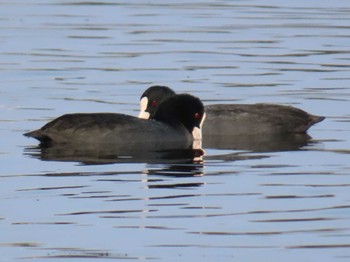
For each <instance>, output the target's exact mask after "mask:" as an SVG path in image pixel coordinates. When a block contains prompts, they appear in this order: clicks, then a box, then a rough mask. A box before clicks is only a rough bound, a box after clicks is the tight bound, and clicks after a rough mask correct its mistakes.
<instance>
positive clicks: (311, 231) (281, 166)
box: [0, 0, 350, 262]
mask: <svg viewBox="0 0 350 262" xmlns="http://www.w3.org/2000/svg"><path fill="white" fill-rule="evenodd" d="M0 46H1V49H0V55H1V60H0V76H1V77H0V81H1V86H0V112H1V113H0V135H1V147H0V171H1V172H0V192H1V193H0V229H1V236H0V254H1V258H0V260H1V261H14V260H17V259H20V260H21V261H26V260H30V261H46V260H50V261H52V260H54V259H55V258H64V261H70V260H72V261H73V260H74V261H86V259H87V258H91V259H93V261H102V260H104V259H119V260H130V259H133V260H160V261H214V260H216V261H217V260H220V261H260V262H261V261H282V260H283V261H285V262H288V261H297V260H298V261H327V262H328V261H349V260H350V194H349V190H350V175H349V173H350V161H349V160H350V158H349V153H350V150H349V148H350V133H349V131H350V114H349V99H350V89H349V86H350V81H349V80H350V67H349V66H350V2H349V1H342V0H336V1H326V0H321V1H319V0H318V1H312V0H311V1H300V0H296V1H273V0H268V1H258V0H252V1H224V0H221V1H220V0H218V1H205V0H203V1H194V0H193V1H139V0H136V1H107V0H106V1H101V2H98V1H97V2H96V1H91V3H90V1H72V0H67V1H48V0H36V1H35V0H33V1H26V0H22V1H20V0H18V1H17V0H15V1H1V2H0ZM153 84H164V85H168V86H171V87H172V88H174V89H175V90H176V91H177V92H190V93H192V94H195V95H197V96H199V97H200V98H201V99H202V100H203V101H204V103H206V104H210V103H213V102H219V103H255V102H271V103H278V104H287V105H294V106H297V107H299V108H302V109H304V110H306V111H308V112H310V113H313V114H317V115H325V116H326V117H327V119H326V120H325V121H323V122H322V123H320V124H318V125H316V126H314V127H313V128H311V130H310V132H309V135H310V136H311V137H312V141H311V142H309V143H306V144H305V145H303V146H300V147H299V149H298V150H295V149H294V150H287V149H283V148H282V149H281V151H273V152H269V150H268V149H267V148H266V149H261V150H259V152H257V151H254V150H253V151H244V150H230V149H225V150H222V149H216V148H211V149H210V148H209V149H206V152H207V155H206V157H205V160H204V163H203V164H198V163H197V164H196V163H194V164H193V163H192V164H191V163H186V162H181V161H180V162H179V161H178V162H176V161H174V162H173V163H169V162H167V163H158V164H152V163H150V162H148V161H139V162H138V161H133V163H127V162H128V161H127V160H125V161H124V162H125V163H115V164H105V165H84V164H82V163H80V162H75V161H43V160H41V159H39V158H38V157H35V156H33V155H32V154H29V153H28V150H29V149H30V148H32V147H33V146H35V145H36V144H37V143H36V141H34V140H33V139H28V138H25V137H23V136H22V133H24V132H26V131H28V130H31V129H35V128H38V127H40V126H42V125H43V124H44V123H46V122H47V121H48V120H51V119H53V118H54V117H57V116H59V115H61V114H64V113H68V112H104V111H107V112H120V113H126V114H131V115H136V114H137V111H138V108H139V107H138V102H139V96H140V95H141V93H142V92H143V91H144V90H145V89H146V88H147V87H148V86H150V85H153ZM29 151H30V150H29ZM130 162H132V161H130Z"/></svg>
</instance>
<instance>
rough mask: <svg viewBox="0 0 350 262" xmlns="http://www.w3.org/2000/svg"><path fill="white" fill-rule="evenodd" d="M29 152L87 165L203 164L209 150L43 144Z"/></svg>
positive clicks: (31, 148) (30, 154)
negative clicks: (206, 151)
mask: <svg viewBox="0 0 350 262" xmlns="http://www.w3.org/2000/svg"><path fill="white" fill-rule="evenodd" d="M25 154H26V155H29V156H31V157H35V158H38V159H41V160H44V161H68V162H79V163H81V164H85V165H99V164H113V163H149V164H157V163H200V162H202V161H203V155H204V154H205V151H204V150H203V149H201V148H193V149H192V148H189V149H174V150H169V149H166V150H162V149H160V148H157V149H156V150H151V149H149V148H143V147H142V148H139V147H132V146H129V147H126V148H125V147H124V148H120V147H113V146H111V147H108V146H101V147H99V146H96V145H95V146H89V145H88V144H87V145H79V146H72V145H70V144H53V145H50V146H47V145H39V146H31V147H27V148H25Z"/></svg>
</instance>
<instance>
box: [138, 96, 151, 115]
mask: <svg viewBox="0 0 350 262" xmlns="http://www.w3.org/2000/svg"><path fill="white" fill-rule="evenodd" d="M147 104H148V98H147V97H143V98H142V99H141V100H140V114H139V116H138V117H139V118H143V119H149V116H150V113H148V112H146V109H147Z"/></svg>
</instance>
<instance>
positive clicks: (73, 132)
mask: <svg viewBox="0 0 350 262" xmlns="http://www.w3.org/2000/svg"><path fill="white" fill-rule="evenodd" d="M204 119H205V112H204V106H203V104H202V102H201V101H200V100H199V99H198V98H196V97H194V96H191V95H189V94H179V95H173V96H172V97H170V98H169V99H167V100H166V101H164V102H163V103H161V104H160V105H159V107H158V109H157V112H156V113H155V114H154V115H153V117H152V120H151V121H150V120H145V119H140V118H137V117H134V116H129V115H124V114H116V113H76V114H66V115H63V116H60V117H58V118H56V119H54V120H53V121H51V122H49V123H47V124H46V125H44V126H43V127H41V128H40V129H38V130H34V131H31V132H28V133H25V134H24V135H25V136H28V137H33V138H36V139H37V140H39V141H40V142H41V145H42V146H50V145H57V144H65V145H71V146H74V147H79V145H82V146H84V147H88V146H90V147H91V148H94V147H99V148H101V147H125V148H130V147H137V148H141V149H142V148H147V149H152V150H162V149H182V148H188V147H191V145H192V144H193V142H195V141H198V140H200V139H201V126H202V124H203V121H204Z"/></svg>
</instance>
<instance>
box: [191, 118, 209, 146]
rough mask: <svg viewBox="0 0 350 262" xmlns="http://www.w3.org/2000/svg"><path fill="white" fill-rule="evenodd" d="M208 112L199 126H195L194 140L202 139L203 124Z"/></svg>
mask: <svg viewBox="0 0 350 262" xmlns="http://www.w3.org/2000/svg"><path fill="white" fill-rule="evenodd" d="M205 117H206V114H205V113H204V114H203V118H202V121H201V122H200V124H199V127H194V128H193V131H192V136H193V140H194V141H196V140H202V126H203V123H204V120H205Z"/></svg>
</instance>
